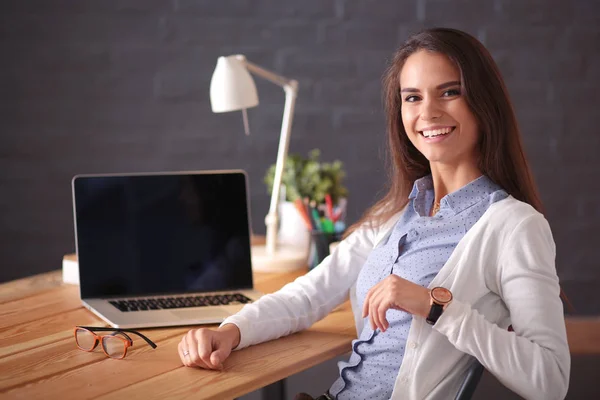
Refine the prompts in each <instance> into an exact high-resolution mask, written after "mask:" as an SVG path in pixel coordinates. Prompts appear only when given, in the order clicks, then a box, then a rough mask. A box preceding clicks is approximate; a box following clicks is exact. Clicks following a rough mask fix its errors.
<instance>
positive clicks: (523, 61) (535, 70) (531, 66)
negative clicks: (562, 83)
mask: <svg viewBox="0 0 600 400" xmlns="http://www.w3.org/2000/svg"><path fill="white" fill-rule="evenodd" d="M493 57H494V60H495V61H496V63H497V64H498V67H499V69H500V72H501V73H502V76H503V77H504V79H505V80H521V81H531V82H534V81H548V80H549V79H550V77H551V73H550V70H551V67H550V64H549V63H548V62H543V60H550V59H551V57H552V55H551V54H550V53H544V52H540V51H534V50H530V51H525V50H515V51H512V50H511V51H498V52H495V53H494V54H493Z"/></svg>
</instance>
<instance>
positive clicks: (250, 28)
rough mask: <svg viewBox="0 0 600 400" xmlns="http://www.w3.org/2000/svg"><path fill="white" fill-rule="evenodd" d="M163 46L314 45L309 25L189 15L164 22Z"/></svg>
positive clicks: (301, 22)
mask: <svg viewBox="0 0 600 400" xmlns="http://www.w3.org/2000/svg"><path fill="white" fill-rule="evenodd" d="M165 41H166V42H167V43H179V44H196V45H203V46H211V45H212V46H213V47H220V46H227V47H231V46H245V47H252V46H254V47H259V48H267V49H272V50H275V49H277V48H281V47H285V46H304V45H314V44H315V43H316V42H317V31H316V27H315V25H314V24H313V23H311V22H303V21H294V20H278V21H276V22H269V23H265V22H262V21H254V20H239V19H233V18H205V17H193V16H178V17H176V18H175V17H168V18H166V19H165Z"/></svg>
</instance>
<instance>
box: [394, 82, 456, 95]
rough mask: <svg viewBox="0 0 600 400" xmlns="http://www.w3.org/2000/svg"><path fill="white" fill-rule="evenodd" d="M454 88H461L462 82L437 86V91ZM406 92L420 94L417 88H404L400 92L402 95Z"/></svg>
mask: <svg viewBox="0 0 600 400" xmlns="http://www.w3.org/2000/svg"><path fill="white" fill-rule="evenodd" d="M452 86H460V81H449V82H446V83H442V84H440V85H437V86H436V87H435V88H436V89H437V90H442V89H446V88H449V87H452ZM405 92H408V93H418V92H420V90H419V89H416V88H410V87H407V88H404V89H401V90H400V93H405Z"/></svg>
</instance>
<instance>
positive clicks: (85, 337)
mask: <svg viewBox="0 0 600 400" xmlns="http://www.w3.org/2000/svg"><path fill="white" fill-rule="evenodd" d="M75 340H77V345H78V346H79V347H80V348H81V349H83V350H86V351H91V350H93V349H94V346H95V344H96V337H95V336H94V334H93V333H92V332H90V331H88V330H86V329H77V331H75Z"/></svg>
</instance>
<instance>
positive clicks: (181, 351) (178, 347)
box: [177, 339, 187, 366]
mask: <svg viewBox="0 0 600 400" xmlns="http://www.w3.org/2000/svg"><path fill="white" fill-rule="evenodd" d="M185 351H186V350H184V348H183V339H181V341H180V342H179V344H178V345H177V352H178V353H179V358H180V359H181V363H182V364H183V365H185V366H187V361H186V360H185V358H186V357H185V356H184V352H185Z"/></svg>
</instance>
